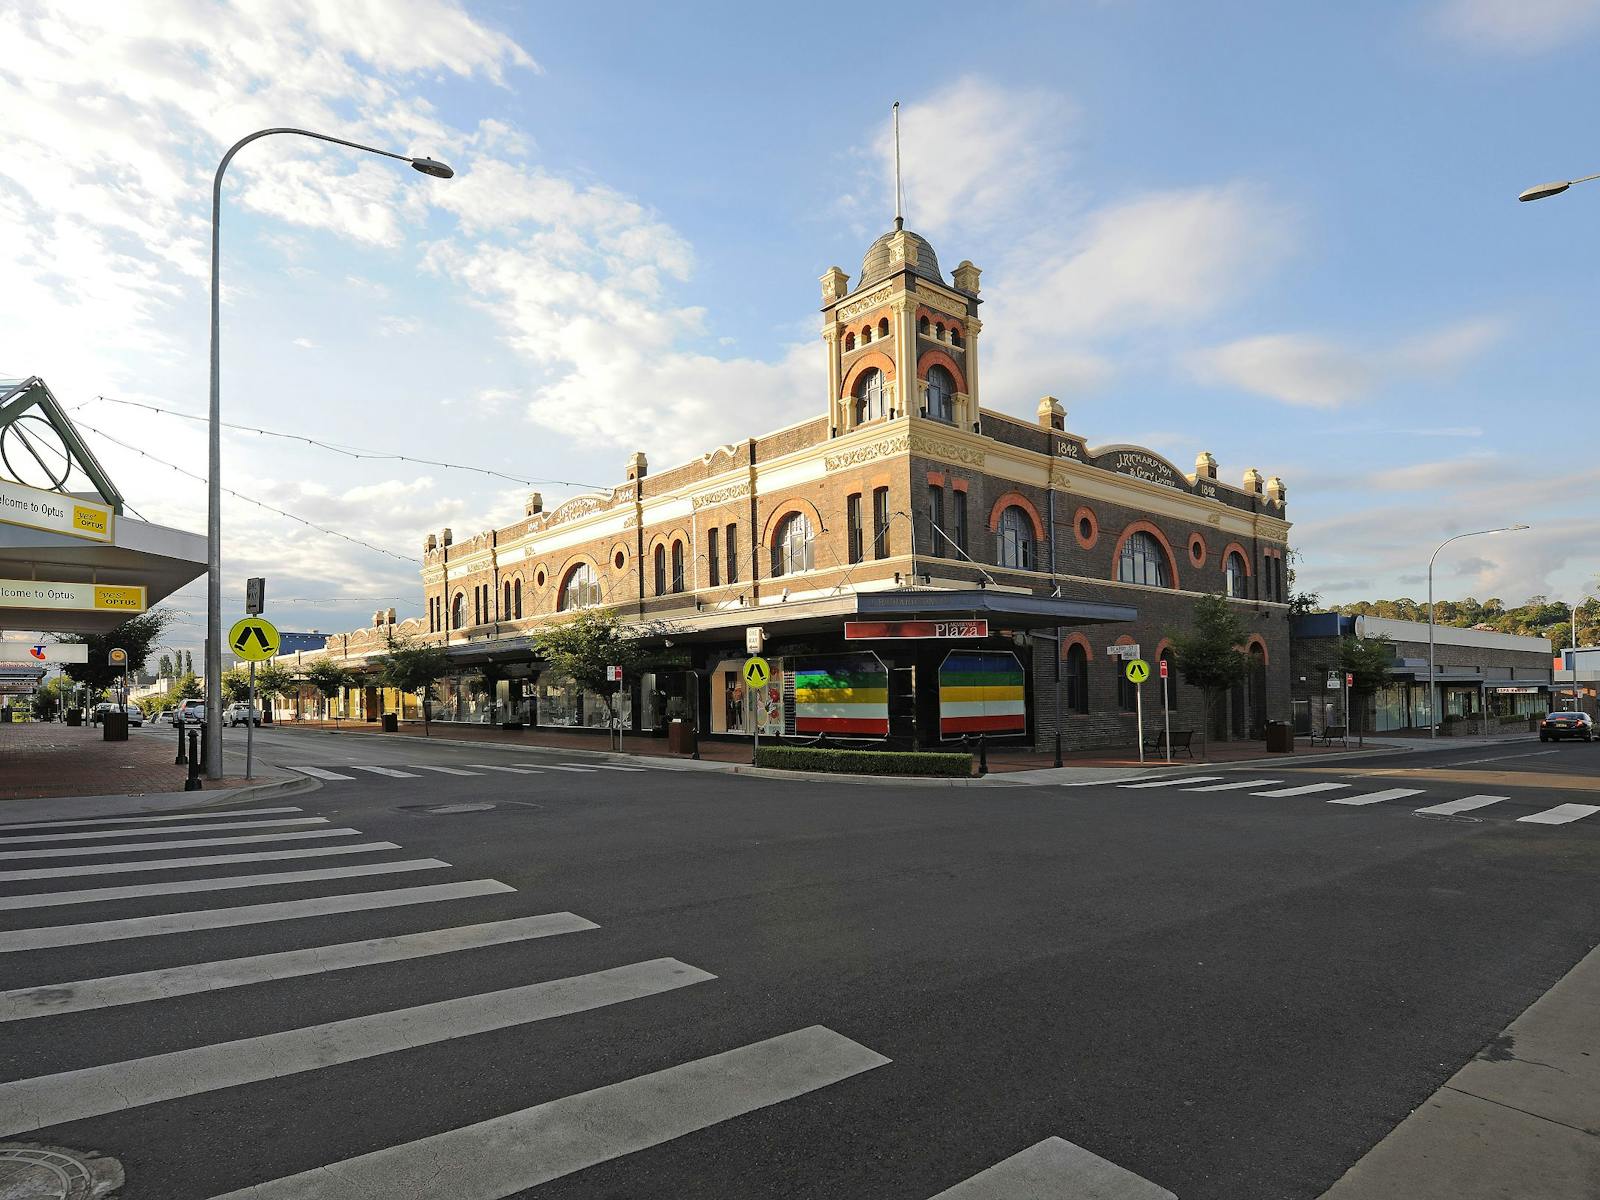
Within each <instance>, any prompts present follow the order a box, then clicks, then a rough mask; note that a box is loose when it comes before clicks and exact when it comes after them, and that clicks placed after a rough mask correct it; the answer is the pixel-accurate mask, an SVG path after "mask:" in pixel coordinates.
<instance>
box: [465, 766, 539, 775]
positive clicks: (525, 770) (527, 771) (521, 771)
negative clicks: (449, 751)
mask: <svg viewBox="0 0 1600 1200" xmlns="http://www.w3.org/2000/svg"><path fill="white" fill-rule="evenodd" d="M468 765H469V766H474V767H477V768H478V770H480V771H504V772H506V773H507V774H508V775H537V774H538V773H539V772H538V771H535V770H533V769H532V768H529V767H496V766H492V765H491V764H489V763H470V764H468Z"/></svg>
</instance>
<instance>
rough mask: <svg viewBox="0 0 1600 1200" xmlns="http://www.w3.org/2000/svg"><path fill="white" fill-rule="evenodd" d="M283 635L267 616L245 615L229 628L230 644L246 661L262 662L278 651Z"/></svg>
mask: <svg viewBox="0 0 1600 1200" xmlns="http://www.w3.org/2000/svg"><path fill="white" fill-rule="evenodd" d="M282 642H283V635H282V634H280V633H279V632H278V628H277V626H276V625H274V624H273V623H272V622H271V621H269V620H267V619H266V618H265V617H245V618H244V619H243V620H241V621H235V622H234V623H233V628H232V629H230V630H228V645H229V646H231V647H232V648H233V652H234V653H235V654H237V655H238V656H239V657H240V658H242V659H244V661H245V662H262V661H264V660H266V659H269V658H271V657H272V656H273V655H274V654H276V653H277V652H278V646H279V645H280V644H281V643H282Z"/></svg>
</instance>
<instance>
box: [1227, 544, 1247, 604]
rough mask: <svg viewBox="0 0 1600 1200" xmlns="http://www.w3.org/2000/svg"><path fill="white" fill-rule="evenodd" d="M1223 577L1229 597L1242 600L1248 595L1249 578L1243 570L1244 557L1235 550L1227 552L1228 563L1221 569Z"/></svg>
mask: <svg viewBox="0 0 1600 1200" xmlns="http://www.w3.org/2000/svg"><path fill="white" fill-rule="evenodd" d="M1223 576H1224V579H1225V580H1226V582H1227V594H1228V595H1229V596H1232V597H1234V598H1236V599H1244V598H1245V597H1246V596H1248V595H1249V594H1250V583H1249V579H1250V577H1249V575H1248V573H1247V572H1246V571H1245V569H1244V555H1242V554H1240V553H1239V552H1238V551H1237V550H1231V551H1229V552H1228V562H1227V565H1226V566H1225V567H1224V568H1223Z"/></svg>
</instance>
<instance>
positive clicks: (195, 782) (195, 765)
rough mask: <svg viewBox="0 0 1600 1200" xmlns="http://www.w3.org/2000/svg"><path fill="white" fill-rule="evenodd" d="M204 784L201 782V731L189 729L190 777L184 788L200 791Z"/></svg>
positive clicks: (186, 780)
mask: <svg viewBox="0 0 1600 1200" xmlns="http://www.w3.org/2000/svg"><path fill="white" fill-rule="evenodd" d="M203 786H204V785H203V784H202V783H201V782H200V731H199V730H198V729H191V730H189V778H187V779H185V780H184V781H183V790H184V791H186V792H198V791H199V790H200V789H201V788H202V787H203Z"/></svg>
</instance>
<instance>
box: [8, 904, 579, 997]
mask: <svg viewBox="0 0 1600 1200" xmlns="http://www.w3.org/2000/svg"><path fill="white" fill-rule="evenodd" d="M599 928H600V926H598V925H596V924H595V923H594V922H593V921H586V920H584V919H583V918H582V917H579V916H576V915H574V914H572V913H569V912H560V913H547V914H545V915H544V916H537V917H518V918H516V919H514V920H510V921H490V922H487V923H485V924H482V925H459V926H456V927H455V928H453V929H435V930H431V931H429V932H426V933H407V934H402V935H400V936H398V937H379V938H369V939H367V940H366V941H361V942H346V943H345V944H343V945H339V946H315V947H311V948H309V949H305V950H288V951H284V952H283V953H281V954H257V955H253V956H251V957H249V958H234V959H229V960H227V961H225V962H208V963H198V964H195V965H193V966H187V967H168V968H166V969H165V970H159V971H140V972H137V973H135V974H131V975H112V976H108V977H106V978H104V979H80V980H77V981H75V982H72V983H56V984H48V985H45V986H42V987H30V988H17V989H16V990H14V991H9V992H0V1021H25V1020H27V1019H28V1018H30V1017H53V1016H56V1015H57V1014H59V1013H70V1012H83V1011H85V1010H87V1009H94V1008H113V1007H116V1006H117V1005H122V1004H138V1003H141V1002H142V1001H146V1000H165V999H167V998H168V997H170V996H189V995H193V994H194V993H196V992H214V991H219V990H221V989H222V988H234V987H243V986H245V985H246V984H252V983H264V982H266V981H268V980H273V979H293V978H296V977H297V976H301V975H320V974H321V973H322V972H323V971H342V970H346V969H348V968H351V967H368V966H372V965H374V964H377V963H392V962H403V961H409V960H411V959H414V958H426V957H429V956H431V955H435V954H450V953H453V952H455V951H457V950H475V949H478V948H479V947H483V946H503V945H505V944H507V943H508V942H521V941H528V940H530V939H533V938H543V937H553V936H555V935H556V934H561V933H579V932H581V931H583V930H586V929H599Z"/></svg>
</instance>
